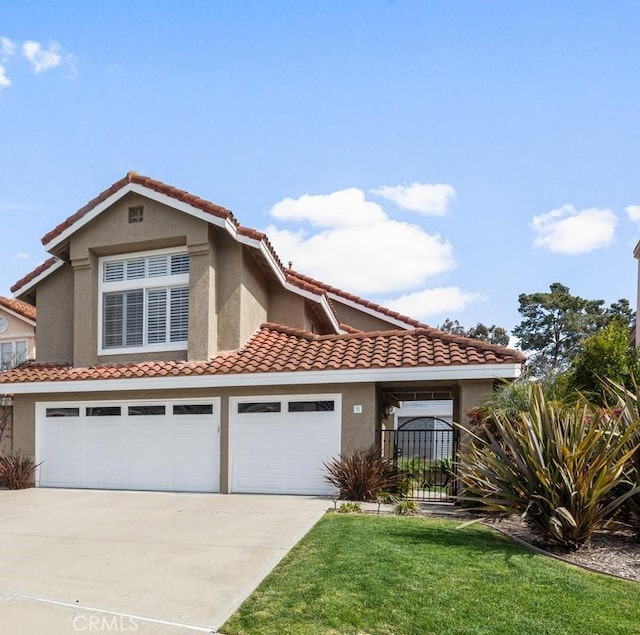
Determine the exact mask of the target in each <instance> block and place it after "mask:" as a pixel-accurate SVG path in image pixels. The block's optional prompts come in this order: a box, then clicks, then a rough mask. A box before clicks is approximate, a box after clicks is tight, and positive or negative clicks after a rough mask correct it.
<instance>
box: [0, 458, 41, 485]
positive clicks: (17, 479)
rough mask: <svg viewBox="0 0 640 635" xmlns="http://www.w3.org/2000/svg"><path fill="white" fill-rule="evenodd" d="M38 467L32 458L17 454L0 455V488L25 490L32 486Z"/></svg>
mask: <svg viewBox="0 0 640 635" xmlns="http://www.w3.org/2000/svg"><path fill="white" fill-rule="evenodd" d="M37 467H38V465H36V464H35V462H34V460H33V458H32V457H30V456H28V455H26V454H20V453H18V452H8V453H6V454H1V455H0V487H6V488H8V489H26V488H27V487H32V486H33V480H34V475H35V472H36V468H37Z"/></svg>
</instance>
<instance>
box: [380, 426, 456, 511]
mask: <svg viewBox="0 0 640 635" xmlns="http://www.w3.org/2000/svg"><path fill="white" fill-rule="evenodd" d="M380 435H381V450H382V455H383V456H384V457H387V458H391V459H392V460H393V466H394V469H395V471H396V475H397V479H398V480H397V482H398V493H399V494H401V495H402V496H404V497H406V498H412V499H415V500H422V501H441V502H450V501H452V500H453V497H454V495H455V491H454V487H455V484H454V481H455V457H456V446H457V444H456V434H455V428H454V427H453V425H452V424H451V423H449V422H448V421H445V420H444V419H440V418H438V417H415V418H413V419H409V420H408V421H404V422H403V423H401V425H399V426H398V429H397V430H380Z"/></svg>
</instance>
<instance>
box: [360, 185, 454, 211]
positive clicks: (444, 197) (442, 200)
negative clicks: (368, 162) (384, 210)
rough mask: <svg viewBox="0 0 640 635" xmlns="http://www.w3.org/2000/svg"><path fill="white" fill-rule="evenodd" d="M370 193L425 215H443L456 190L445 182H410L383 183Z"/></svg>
mask: <svg viewBox="0 0 640 635" xmlns="http://www.w3.org/2000/svg"><path fill="white" fill-rule="evenodd" d="M371 192H372V194H376V195H377V196H381V197H382V198H386V199H387V200H389V201H393V202H394V203H395V204H396V205H397V206H398V207H401V208H403V209H408V210H411V211H412V212H420V213H421V214H426V215H427V216H444V215H445V214H446V213H447V207H448V205H449V203H450V201H451V200H452V199H453V198H454V197H455V195H456V191H455V190H454V189H453V187H452V186H451V185H446V184H445V183H435V184H430V183H411V184H410V185H394V186H390V185H383V186H382V187H379V188H378V189H376V190H371Z"/></svg>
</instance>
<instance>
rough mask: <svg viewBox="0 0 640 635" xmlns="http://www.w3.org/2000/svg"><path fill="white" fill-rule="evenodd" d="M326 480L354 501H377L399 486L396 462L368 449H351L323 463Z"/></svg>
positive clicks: (343, 496) (373, 448) (343, 497)
mask: <svg viewBox="0 0 640 635" xmlns="http://www.w3.org/2000/svg"><path fill="white" fill-rule="evenodd" d="M324 466H325V468H326V470H327V474H326V475H325V480H326V481H327V482H328V483H330V484H331V485H333V486H334V487H336V488H337V489H338V491H339V492H340V498H342V499H346V500H351V501H370V500H375V499H376V498H377V497H378V496H380V495H381V494H384V493H385V492H389V491H391V490H392V489H393V488H394V487H395V485H396V476H395V471H394V468H393V461H392V460H391V459H389V458H385V457H383V456H382V455H381V454H380V450H379V449H377V448H376V447H375V446H374V447H372V448H370V449H369V450H351V451H350V452H346V453H344V454H341V455H339V456H338V458H336V459H332V460H331V461H328V462H327V463H325V464H324Z"/></svg>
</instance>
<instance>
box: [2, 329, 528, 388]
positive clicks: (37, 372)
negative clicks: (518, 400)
mask: <svg viewBox="0 0 640 635" xmlns="http://www.w3.org/2000/svg"><path fill="white" fill-rule="evenodd" d="M525 359H526V358H525V356H524V355H523V354H522V353H521V352H519V351H515V350H510V349H507V348H503V347H501V346H496V345H494V344H488V343H486V342H480V341H478V340H471V339H468V338H465V337H459V336H456V335H450V334H448V333H441V332H440V331H437V330H436V329H431V328H420V329H414V330H409V331H406V330H397V331H375V332H370V333H351V334H346V335H315V334H313V333H309V332H307V331H300V330H298V329H293V328H289V327H284V326H281V325H278V324H272V323H267V324H263V325H262V326H261V327H260V329H259V330H258V331H257V332H256V333H255V334H254V335H253V337H252V338H251V339H250V340H249V341H248V342H247V344H246V345H245V346H244V347H243V348H241V349H240V350H239V351H232V352H226V353H219V354H218V355H216V356H215V357H214V358H213V359H210V360H207V361H194V362H185V361H160V362H136V363H122V364H108V365H106V364H105V365H97V366H90V367H88V368H74V367H72V366H70V365H68V364H61V363H46V362H25V363H24V364H21V365H20V366H19V367H17V368H14V369H12V370H9V371H7V372H6V373H2V374H0V384H1V383H4V384H12V383H23V382H39V381H73V380H76V381H77V380H95V379H123V378H135V377H172V376H189V375H191V376H196V375H235V374H247V373H277V372H296V371H323V370H359V369H362V370H364V369H393V368H418V367H432V366H454V365H456V366H457V365H477V364H520V363H523V362H524V361H525Z"/></svg>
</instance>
